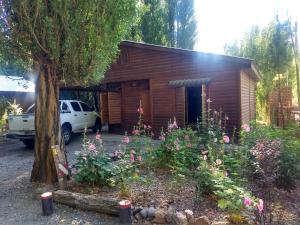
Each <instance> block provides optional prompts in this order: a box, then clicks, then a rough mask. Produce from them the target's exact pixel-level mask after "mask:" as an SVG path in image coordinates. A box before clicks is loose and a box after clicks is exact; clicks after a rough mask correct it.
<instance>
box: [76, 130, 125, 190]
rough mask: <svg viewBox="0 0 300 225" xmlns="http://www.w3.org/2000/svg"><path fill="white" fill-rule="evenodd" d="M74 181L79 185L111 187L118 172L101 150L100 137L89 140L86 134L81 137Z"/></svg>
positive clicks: (102, 149)
mask: <svg viewBox="0 0 300 225" xmlns="http://www.w3.org/2000/svg"><path fill="white" fill-rule="evenodd" d="M76 160H77V163H76V169H77V173H76V176H75V179H76V181H77V182H80V183H88V184H93V185H94V184H98V185H108V186H113V185H115V183H116V180H115V176H116V175H117V174H118V173H119V172H120V171H119V170H120V169H119V168H118V166H116V165H114V164H112V163H111V160H110V158H109V157H108V156H107V155H106V153H105V152H104V148H103V143H102V139H101V136H100V135H99V134H97V135H96V138H95V140H89V139H88V138H87V137H86V132H84V136H83V144H82V151H80V152H79V153H78V154H77V158H76Z"/></svg>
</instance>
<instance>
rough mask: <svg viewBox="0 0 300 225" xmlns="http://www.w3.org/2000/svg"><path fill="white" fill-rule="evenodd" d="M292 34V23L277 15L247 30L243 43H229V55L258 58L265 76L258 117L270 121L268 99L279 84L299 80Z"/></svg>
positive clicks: (258, 89)
mask: <svg viewBox="0 0 300 225" xmlns="http://www.w3.org/2000/svg"><path fill="white" fill-rule="evenodd" d="M289 39H290V37H289V27H288V26H287V23H286V21H284V22H280V21H278V20H277V19H276V20H274V21H273V22H271V23H270V24H269V25H268V26H266V27H264V28H263V29H262V30H260V29H259V28H258V27H257V26H254V27H252V29H251V30H250V31H249V32H248V33H246V34H245V36H244V38H243V39H242V41H241V42H240V43H238V42H234V43H233V44H228V45H226V46H225V52H226V54H229V55H234V56H241V57H248V58H252V59H254V60H255V62H256V63H257V65H258V68H259V71H260V72H261V74H262V79H261V80H260V82H259V83H258V85H257V95H256V97H257V115H258V119H260V120H264V121H267V120H268V117H269V109H268V104H267V100H268V97H269V94H270V93H271V91H272V90H274V89H275V88H277V85H278V84H279V85H284V84H288V85H289V86H293V85H294V83H295V71H294V65H293V58H292V49H291V43H290V40H289ZM278 74H282V77H283V79H280V80H278V81H277V82H274V78H275V77H277V76H278Z"/></svg>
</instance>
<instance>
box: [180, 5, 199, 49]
mask: <svg viewBox="0 0 300 225" xmlns="http://www.w3.org/2000/svg"><path fill="white" fill-rule="evenodd" d="M176 22H177V24H176V27H177V30H176V36H177V42H176V47H178V48H184V49H193V48H194V45H195V41H196V36H197V21H196V18H195V10H194V0H182V1H179V3H178V5H177V17H176Z"/></svg>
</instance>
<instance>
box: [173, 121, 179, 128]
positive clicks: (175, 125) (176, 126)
mask: <svg viewBox="0 0 300 225" xmlns="http://www.w3.org/2000/svg"><path fill="white" fill-rule="evenodd" d="M177 128H178V125H177V122H176V120H175V121H174V122H173V129H177Z"/></svg>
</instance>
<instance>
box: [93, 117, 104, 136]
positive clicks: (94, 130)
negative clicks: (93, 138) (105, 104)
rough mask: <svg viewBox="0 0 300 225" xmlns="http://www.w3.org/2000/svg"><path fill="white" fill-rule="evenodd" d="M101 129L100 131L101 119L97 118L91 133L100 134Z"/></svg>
mask: <svg viewBox="0 0 300 225" xmlns="http://www.w3.org/2000/svg"><path fill="white" fill-rule="evenodd" d="M101 129H102V124H101V119H100V118H97V119H96V122H95V125H94V127H93V132H94V133H97V132H101Z"/></svg>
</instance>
